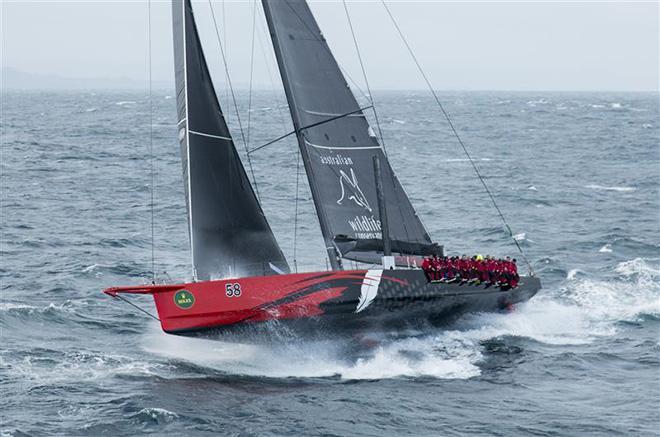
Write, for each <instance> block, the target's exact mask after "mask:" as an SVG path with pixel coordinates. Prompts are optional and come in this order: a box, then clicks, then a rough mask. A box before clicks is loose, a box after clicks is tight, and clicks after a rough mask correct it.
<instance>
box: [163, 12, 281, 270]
mask: <svg viewBox="0 0 660 437" xmlns="http://www.w3.org/2000/svg"><path fill="white" fill-rule="evenodd" d="M172 24H173V35H174V64H175V67H174V68H175V78H176V96H177V110H178V131H179V143H180V146H181V158H182V162H183V179H184V185H185V191H186V205H187V207H188V225H189V229H188V231H189V235H190V246H191V254H192V265H193V275H194V278H195V279H196V280H197V279H199V280H205V279H211V278H214V277H216V278H222V277H238V276H253V275H262V274H272V273H276V272H277V273H282V272H288V271H289V268H288V265H287V262H286V259H285V258H284V255H283V254H282V251H281V249H280V247H279V246H278V244H277V241H276V240H275V236H274V235H273V232H272V231H271V229H270V226H269V225H268V222H267V220H266V217H265V216H264V213H263V211H262V209H261V206H260V205H259V201H258V200H257V198H256V196H255V194H254V191H253V189H252V185H251V184H250V181H249V179H248V177H247V174H246V172H245V169H244V168H243V165H242V163H241V160H240V157H239V155H238V153H237V151H236V148H235V146H234V142H233V140H232V138H231V134H230V132H229V129H228V128H227V124H226V121H225V118H224V116H223V114H222V110H221V108H220V104H219V102H218V98H217V96H216V93H215V89H214V88H213V83H212V81H211V76H210V74H209V70H208V66H207V64H206V60H205V58H204V53H203V51H202V46H201V42H200V39H199V35H198V33H197V27H196V24H195V19H194V16H193V12H192V6H191V4H190V1H189V0H173V1H172Z"/></svg>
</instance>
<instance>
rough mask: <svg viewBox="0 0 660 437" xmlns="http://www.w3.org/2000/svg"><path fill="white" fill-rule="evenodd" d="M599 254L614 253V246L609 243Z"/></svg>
mask: <svg viewBox="0 0 660 437" xmlns="http://www.w3.org/2000/svg"><path fill="white" fill-rule="evenodd" d="M598 252H600V253H612V245H611V244H610V243H607V244H606V245H604V246H603V247H601V248H600V249H599V250H598Z"/></svg>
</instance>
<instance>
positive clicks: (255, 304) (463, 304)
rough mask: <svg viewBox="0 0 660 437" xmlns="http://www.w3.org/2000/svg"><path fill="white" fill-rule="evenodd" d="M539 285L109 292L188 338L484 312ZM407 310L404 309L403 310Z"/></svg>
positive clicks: (326, 280) (247, 282)
mask: <svg viewBox="0 0 660 437" xmlns="http://www.w3.org/2000/svg"><path fill="white" fill-rule="evenodd" d="M540 287H541V284H540V281H539V280H538V278H534V277H531V278H530V277H523V278H521V281H520V284H519V286H518V287H516V289H513V290H502V289H499V288H495V287H491V288H488V287H484V286H477V285H467V284H465V285H460V284H433V283H429V282H428V281H427V280H426V278H425V276H424V273H423V272H422V271H421V270H385V271H383V270H344V271H333V272H313V273H298V274H287V275H276V276H260V277H248V278H237V279H225V280H217V281H204V282H194V283H186V284H175V285H144V286H139V287H115V288H109V289H107V290H104V292H105V293H106V294H109V295H111V296H116V295H117V294H119V293H133V294H151V295H153V297H154V301H155V303H156V309H157V311H158V316H159V318H160V322H161V326H162V328H163V330H164V331H165V332H168V333H194V332H198V331H206V330H209V329H218V328H219V329H222V328H226V327H230V326H236V325H246V324H254V323H258V322H265V321H268V320H290V319H301V318H306V319H309V318H315V316H321V315H336V316H341V317H342V318H343V320H344V321H350V320H355V319H356V318H358V317H357V316H358V314H357V313H361V314H359V317H363V316H369V315H375V314H377V313H378V312H389V313H393V312H396V313H399V314H400V313H401V312H402V310H404V309H408V310H409V312H410V314H412V311H413V310H420V309H422V310H424V311H426V312H428V313H435V314H440V313H459V312H460V313H462V312H466V311H489V310H498V309H502V308H506V307H507V306H509V305H511V304H513V303H516V302H520V301H524V300H527V299H529V298H530V297H532V296H533V295H534V294H535V293H536V292H537V291H538V289H540ZM407 312H408V311H407Z"/></svg>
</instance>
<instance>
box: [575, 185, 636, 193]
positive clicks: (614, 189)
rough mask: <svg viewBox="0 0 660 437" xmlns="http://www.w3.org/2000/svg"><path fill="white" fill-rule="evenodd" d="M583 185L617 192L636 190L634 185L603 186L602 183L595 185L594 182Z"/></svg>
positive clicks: (593, 188)
mask: <svg viewBox="0 0 660 437" xmlns="http://www.w3.org/2000/svg"><path fill="white" fill-rule="evenodd" d="M584 187H585V188H591V189H592V190H602V191H619V192H630V191H635V190H636V188H634V187H617V186H604V185H596V184H590V185H585V186H584Z"/></svg>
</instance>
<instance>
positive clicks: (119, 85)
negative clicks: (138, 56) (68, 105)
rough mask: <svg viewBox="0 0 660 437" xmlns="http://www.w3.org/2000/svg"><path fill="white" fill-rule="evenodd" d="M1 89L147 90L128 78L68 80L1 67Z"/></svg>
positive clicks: (158, 84) (164, 84) (165, 84)
mask: <svg viewBox="0 0 660 437" xmlns="http://www.w3.org/2000/svg"><path fill="white" fill-rule="evenodd" d="M1 74H2V88H3V89H8V90H80V89H135V90H138V89H147V87H148V83H147V81H146V80H145V81H137V80H133V79H128V78H107V79H101V78H70V77H61V76H57V75H53V74H35V73H27V72H25V71H21V70H17V69H15V68H12V67H2V71H1ZM153 87H154V88H160V89H162V88H174V84H173V83H169V82H163V81H158V82H154V83H153Z"/></svg>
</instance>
